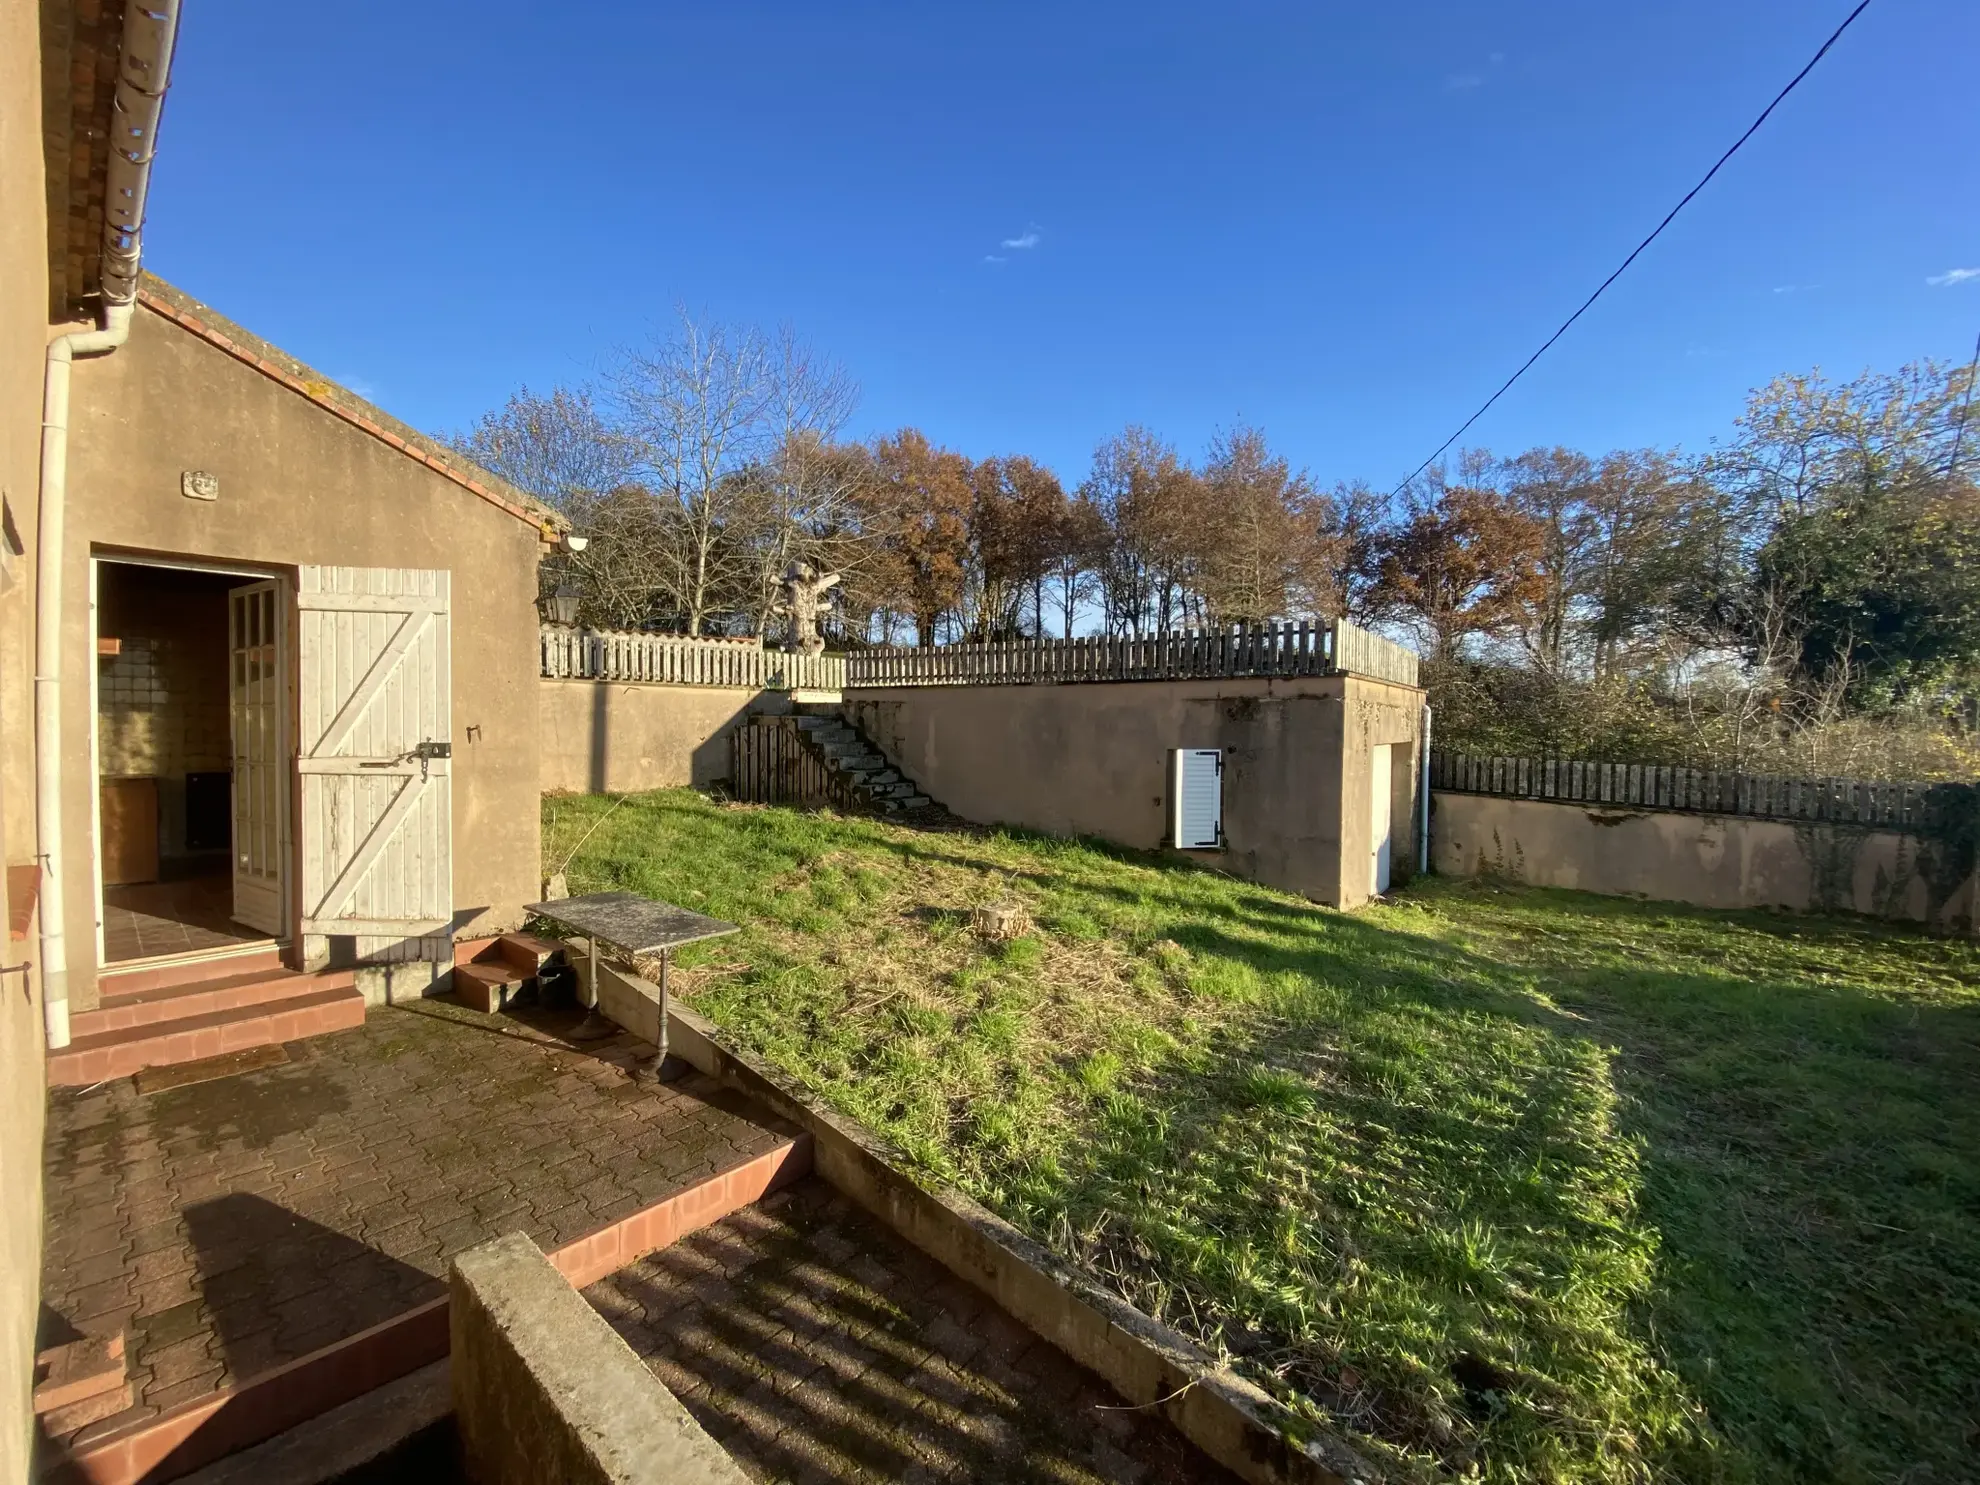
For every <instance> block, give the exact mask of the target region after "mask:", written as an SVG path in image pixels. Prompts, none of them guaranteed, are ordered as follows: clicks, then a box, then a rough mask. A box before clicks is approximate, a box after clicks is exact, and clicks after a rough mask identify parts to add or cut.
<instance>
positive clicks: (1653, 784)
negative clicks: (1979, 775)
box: [1430, 749, 1946, 830]
mask: <svg viewBox="0 0 1980 1485" xmlns="http://www.w3.org/2000/svg"><path fill="white" fill-rule="evenodd" d="M1430 787H1431V789H1432V790H1438V789H1442V790H1446V791H1450V792H1453V793H1459V794H1496V795H1501V796H1504V797H1506V798H1509V799H1545V800H1558V801H1560V802H1562V803H1565V804H1596V805H1614V806H1619V807H1624V808H1629V809H1645V810H1673V811H1682V812H1690V813H1695V814H1713V815H1745V816H1749V817H1751V818H1754V819H1762V820H1788V821H1820V822H1825V823H1830V824H1843V825H1866V826H1873V827H1876V828H1879V829H1884V830H1918V829H1924V828H1928V827H1929V826H1931V824H1932V822H1933V820H1934V818H1935V811H1934V807H1933V803H1932V801H1931V796H1932V794H1933V792H1934V791H1938V790H1943V789H1944V788H1945V787H1946V786H1944V785H1939V784H1917V783H1901V784H1894V783H1883V782H1879V781H1876V780H1871V779H1844V778H1793V777H1788V776H1785V775H1780V774H1765V773H1725V772H1718V771H1715V770H1711V769H1700V768H1675V767H1670V766H1667V765H1664V764H1651V763H1591V762H1587V761H1583V760H1579V759H1566V758H1487V757H1480V756H1477V755H1474V754H1471V753H1453V752H1444V751H1438V750H1434V749H1433V750H1432V752H1431V754H1430Z"/></svg>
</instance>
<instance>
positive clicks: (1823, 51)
mask: <svg viewBox="0 0 1980 1485" xmlns="http://www.w3.org/2000/svg"><path fill="white" fill-rule="evenodd" d="M1869 8H1870V0H1861V3H1859V4H1858V5H1857V7H1856V9H1854V10H1852V11H1851V12H1850V13H1849V14H1848V15H1847V16H1845V17H1844V18H1843V23H1842V24H1841V25H1840V26H1838V27H1836V29H1835V30H1834V31H1832V32H1831V33H1830V34H1829V39H1828V40H1827V41H1825V42H1823V43H1822V45H1821V47H1820V48H1819V49H1818V50H1817V51H1816V53H1815V55H1814V56H1812V57H1810V58H1809V59H1808V64H1807V65H1806V66H1805V67H1803V68H1802V69H1801V71H1799V72H1797V73H1795V75H1794V77H1793V79H1792V80H1791V81H1790V82H1789V83H1788V85H1787V86H1786V87H1784V88H1782V89H1781V90H1780V92H1778V93H1776V94H1775V95H1774V101H1773V102H1772V103H1769V104H1768V105H1767V106H1766V107H1765V108H1763V109H1761V110H1760V117H1759V118H1757V119H1755V120H1754V121H1753V122H1752V123H1751V124H1748V125H1747V126H1746V132H1745V133H1744V134H1742V135H1740V136H1739V138H1738V139H1735V140H1734V141H1733V144H1732V148H1731V149H1729V150H1727V151H1726V152H1725V153H1724V154H1723V155H1721V156H1719V159H1718V162H1717V163H1716V164H1714V165H1713V166H1712V168H1711V169H1710V170H1708V171H1706V172H1705V175H1704V177H1703V179H1701V180H1700V181H1699V182H1698V184H1697V185H1695V186H1693V187H1692V188H1691V189H1690V190H1689V191H1686V192H1685V193H1684V199H1683V200H1682V201H1680V202H1678V204H1677V205H1676V206H1673V207H1672V208H1671V209H1670V211H1669V212H1668V213H1666V214H1665V217H1664V219H1663V221H1661V222H1659V223H1658V224H1657V230H1656V231H1654V232H1652V233H1651V234H1650V235H1649V236H1648V237H1646V238H1644V239H1643V241H1641V242H1639V243H1638V244H1637V245H1636V249H1635V251H1634V252H1632V253H1631V254H1630V255H1629V256H1628V257H1627V258H1624V259H1623V260H1622V266H1621V267H1619V268H1617V269H1616V271H1615V272H1614V273H1612V274H1610V275H1609V276H1608V277H1607V278H1605V279H1603V280H1602V283H1601V286H1600V287H1599V288H1597V289H1596V290H1595V292H1594V293H1592V294H1590V295H1589V296H1588V297H1587V298H1586V299H1585V300H1583V301H1582V304H1581V308H1580V309H1577V310H1576V311H1575V312H1574V313H1573V314H1571V315H1569V316H1568V317H1567V318H1566V319H1565V320H1563V321H1561V328H1560V329H1558V330H1556V331H1555V332H1554V333H1553V334H1552V335H1550V336H1548V337H1547V341H1546V344H1545V345H1542V346H1541V347H1540V349H1539V350H1537V351H1535V352H1534V353H1533V354H1532V355H1530V356H1528V357H1527V358H1526V360H1525V362H1524V363H1523V364H1522V365H1521V366H1520V368H1519V370H1517V371H1515V372H1514V373H1513V374H1512V375H1511V376H1509V377H1507V378H1506V380H1505V385H1503V386H1502V387H1500V388H1499V390H1498V391H1496V392H1494V393H1493V394H1492V395H1491V396H1490V397H1487V398H1486V399H1485V403H1484V406H1482V407H1480V408H1479V409H1478V411H1477V412H1475V413H1473V414H1472V415H1471V416H1470V417H1468V418H1466V419H1465V420H1464V423H1463V424H1462V426H1460V427H1459V428H1458V431H1457V432H1455V433H1453V434H1452V435H1451V436H1450V437H1449V438H1447V439H1445V440H1444V441H1443V442H1442V443H1440V444H1439V445H1437V451H1436V453H1433V454H1432V455H1431V456H1430V457H1429V458H1428V459H1425V460H1424V461H1423V462H1422V463H1421V464H1419V465H1417V466H1416V468H1414V469H1412V470H1411V471H1410V472H1409V476H1408V478H1407V479H1405V480H1403V482H1402V484H1399V485H1397V486H1396V487H1395V489H1393V490H1391V491H1390V492H1389V496H1390V498H1391V499H1393V498H1394V497H1395V496H1397V495H1399V494H1401V493H1402V491H1403V490H1404V488H1405V487H1406V486H1408V484H1409V482H1410V480H1413V479H1415V478H1416V477H1417V476H1418V475H1419V474H1421V473H1423V471H1424V470H1426V469H1428V468H1429V467H1430V466H1431V465H1432V464H1434V463H1435V462H1436V461H1437V458H1438V456H1439V455H1441V454H1442V453H1443V452H1444V450H1445V449H1447V448H1449V447H1450V446H1451V445H1452V444H1454V443H1456V442H1457V441H1458V440H1459V439H1460V438H1462V437H1464V435H1465V431H1466V429H1468V428H1470V427H1471V425H1472V424H1473V423H1475V422H1477V421H1478V420H1479V419H1480V418H1482V417H1484V416H1485V414H1486V413H1487V412H1489V411H1490V410H1491V407H1492V404H1493V403H1495V402H1497V401H1498V400H1499V399H1500V398H1501V397H1503V396H1505V395H1506V393H1507V392H1509V391H1511V390H1512V385H1513V383H1514V382H1516V381H1518V380H1519V379H1520V378H1521V377H1523V376H1525V375H1526V373H1527V370H1528V369H1529V368H1530V367H1531V366H1532V365H1533V363H1534V362H1535V361H1538V360H1539V359H1540V358H1541V357H1542V356H1544V355H1546V354H1547V351H1548V349H1549V348H1550V347H1551V346H1552V345H1553V343H1554V342H1555V341H1557V340H1559V339H1560V338H1561V337H1562V336H1563V335H1565V334H1567V332H1568V327H1569V326H1571V325H1572V324H1574V322H1575V321H1576V320H1578V319H1580V318H1581V317H1582V316H1583V315H1584V314H1586V313H1587V312H1588V308H1589V306H1590V305H1592V304H1593V303H1594V302H1595V301H1596V300H1597V299H1600V298H1601V297H1602V293H1603V291H1604V290H1606V289H1607V288H1608V287H1609V285H1610V284H1612V283H1614V282H1615V281H1616V280H1617V279H1619V278H1621V277H1622V276H1623V272H1624V270H1625V269H1627V268H1628V267H1629V265H1630V264H1632V263H1634V262H1635V261H1636V260H1637V258H1638V257H1639V256H1641V255H1642V252H1643V250H1644V249H1645V248H1647V247H1649V246H1650V244H1651V243H1653V242H1655V241H1656V240H1657V239H1658V238H1659V237H1661V236H1662V235H1663V231H1664V229H1665V228H1666V227H1668V226H1670V224H1671V223H1672V222H1673V221H1674V220H1675V219H1676V217H1677V214H1678V213H1679V212H1681V211H1683V210H1684V209H1685V207H1687V206H1689V205H1690V204H1691V198H1692V197H1693V196H1696V195H1697V194H1698V193H1699V192H1700V191H1702V190H1704V189H1705V187H1706V186H1707V185H1709V184H1711V181H1712V177H1713V176H1715V175H1717V174H1718V173H1719V170H1720V168H1721V167H1722V166H1724V164H1725V163H1726V161H1728V160H1730V159H1731V158H1732V157H1733V156H1734V155H1736V154H1738V153H1739V148H1740V146H1741V145H1743V144H1745V143H1746V141H1747V140H1749V139H1751V138H1752V137H1753V136H1754V134H1755V133H1757V132H1758V131H1759V128H1760V126H1761V125H1762V124H1764V123H1766V122H1767V116H1768V115H1769V114H1771V113H1772V112H1773V111H1774V110H1775V109H1777V108H1779V107H1780V106H1781V100H1782V99H1784V98H1786V97H1787V95H1788V94H1789V93H1792V92H1793V91H1794V90H1795V89H1796V88H1797V87H1799V86H1800V85H1801V80H1802V79H1803V78H1804V77H1806V76H1808V74H1809V73H1811V72H1813V71H1814V70H1815V64H1816V63H1817V62H1819V61H1821V60H1822V58H1823V57H1825V56H1826V55H1828V51H1829V48H1830V47H1832V46H1834V45H1835V44H1836V42H1837V41H1838V40H1839V39H1840V38H1841V37H1842V34H1843V32H1845V31H1847V30H1848V29H1849V28H1850V24H1851V23H1852V22H1853V21H1855V19H1856V18H1857V17H1858V16H1860V15H1862V14H1863V12H1864V11H1866V10H1868V9H1869Z"/></svg>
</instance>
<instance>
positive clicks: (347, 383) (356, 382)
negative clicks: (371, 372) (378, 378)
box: [334, 376, 378, 402]
mask: <svg viewBox="0 0 1980 1485" xmlns="http://www.w3.org/2000/svg"><path fill="white" fill-rule="evenodd" d="M334 380H335V381H336V383H337V385H338V386H340V387H342V388H343V389H344V390H345V391H347V392H355V393H357V395H358V396H360V397H362V398H363V399H364V400H365V401H366V402H376V401H377V400H378V388H377V387H375V386H373V385H372V384H371V383H370V382H368V381H366V380H365V379H364V378H363V377H361V376H339V377H336V378H334Z"/></svg>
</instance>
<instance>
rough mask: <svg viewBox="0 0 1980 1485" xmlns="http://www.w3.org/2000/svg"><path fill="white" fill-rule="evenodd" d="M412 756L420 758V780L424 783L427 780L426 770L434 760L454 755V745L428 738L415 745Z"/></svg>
mask: <svg viewBox="0 0 1980 1485" xmlns="http://www.w3.org/2000/svg"><path fill="white" fill-rule="evenodd" d="M412 756H413V757H415V758H417V759H418V760H419V781H420V782H421V783H422V784H423V783H425V782H426V770H427V769H428V767H430V766H431V764H432V762H433V760H434V759H435V758H451V757H453V756H454V745H453V744H452V743H450V742H434V741H432V740H431V739H428V740H427V741H425V742H421V743H415V744H414V745H413V750H412Z"/></svg>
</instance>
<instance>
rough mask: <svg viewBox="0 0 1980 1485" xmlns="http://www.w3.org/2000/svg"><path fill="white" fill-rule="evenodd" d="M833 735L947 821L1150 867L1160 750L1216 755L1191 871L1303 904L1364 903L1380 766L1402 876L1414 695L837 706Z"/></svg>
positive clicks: (1301, 684)
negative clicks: (848, 738)
mask: <svg viewBox="0 0 1980 1485" xmlns="http://www.w3.org/2000/svg"><path fill="white" fill-rule="evenodd" d="M845 711H846V715H847V716H848V718H850V719H851V720H852V721H853V722H854V723H856V724H857V725H858V726H859V727H860V728H861V729H862V730H864V731H865V732H866V734H867V736H868V737H870V738H871V739H872V740H873V741H874V742H875V743H876V744H877V745H878V746H879V747H880V748H881V749H882V750H883V751H884V752H886V754H887V755H888V757H889V758H890V759H892V760H893V761H894V762H895V763H897V764H898V765H899V766H900V767H901V769H902V771H903V772H905V773H906V775H907V776H908V777H909V778H911V779H913V780H914V781H915V782H916V783H917V784H919V785H920V786H921V788H922V789H923V790H925V791H926V792H927V793H928V794H930V795H932V796H933V797H934V798H935V799H938V800H940V801H941V802H942V803H943V804H944V805H946V806H947V807H948V808H949V809H951V810H953V811H954V812H955V813H957V814H958V815H961V816H962V817H963V818H964V819H968V820H975V821H978V822H980V823H984V824H998V825H1017V826H1022V827H1025V828H1027V829H1031V830H1040V831H1044V832H1047V833H1049V834H1053V835H1090V836H1098V837H1100V838H1101V839H1104V840H1111V841H1116V842H1119V843H1120V844H1122V845H1126V846H1135V847H1140V848H1144V849H1153V848H1156V847H1160V846H1162V845H1164V844H1165V841H1166V836H1167V833H1168V808H1169V800H1168V792H1169V781H1168V755H1169V750H1170V749H1172V748H1221V749H1223V751H1224V834H1225V837H1226V839H1227V841H1228V846H1227V848H1226V849H1225V850H1222V851H1215V852H1191V853H1189V854H1191V855H1194V856H1200V857H1201V859H1203V860H1204V861H1205V862H1206V864H1209V865H1213V866H1216V867H1217V868H1219V869H1220V870H1225V871H1229V872H1232V873H1234V874H1235V875H1238V876H1241V877H1244V878H1246V879H1248V880H1251V881H1256V882H1261V883H1264V884H1267V885H1269V886H1275V887H1282V888H1284V889H1286V890H1288V891H1292V892H1298V893H1301V894H1303V895H1305V896H1307V897H1310V898H1312V899H1313V900H1314V901H1316V902H1324V903H1330V904H1333V905H1336V906H1342V907H1353V906H1355V905H1356V904H1358V903H1360V902H1363V901H1365V900H1366V899H1367V897H1368V871H1369V865H1368V861H1369V851H1370V848H1371V828H1372V825H1371V819H1372V812H1371V809H1370V802H1369V797H1368V796H1369V773H1370V768H1371V763H1370V755H1371V753H1372V750H1373V749H1374V748H1375V747H1377V746H1390V745H1394V744H1402V745H1403V747H1402V748H1401V749H1400V750H1399V752H1398V755H1397V759H1396V764H1395V775H1394V777H1395V779H1396V780H1397V782H1396V783H1395V785H1394V790H1395V795H1394V797H1395V805H1394V807H1395V820H1396V840H1397V842H1398V846H1397V853H1396V854H1397V858H1398V859H1397V863H1396V864H1397V868H1398V869H1397V873H1396V880H1398V881H1400V880H1401V879H1402V878H1403V877H1404V876H1405V875H1406V874H1407V868H1408V866H1409V864H1410V863H1411V862H1413V861H1414V859H1415V858H1414V855H1413V848H1412V847H1410V846H1408V844H1407V843H1408V842H1410V841H1411V840H1413V826H1412V822H1413V821H1414V819H1415V809H1414V800H1415V798H1416V794H1415V776H1416V770H1415V768H1414V767H1413V765H1411V764H1410V763H1409V762H1408V759H1410V758H1413V757H1414V751H1413V750H1414V745H1415V740H1416V737H1417V734H1418V729H1419V724H1420V718H1421V715H1422V693H1421V692H1420V691H1417V690H1415V689H1413V688H1411V687H1406V686H1391V685H1386V684H1384V683H1381V682H1374V681H1365V680H1362V679H1361V678H1359V677H1353V676H1317V677H1285V678H1274V679H1264V678H1260V679H1225V680H1197V681H1140V682H1119V683H1082V684H1069V685H1046V686H903V687H891V688H874V689H864V688H863V689H860V690H857V691H848V692H847V693H846V698H845Z"/></svg>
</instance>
